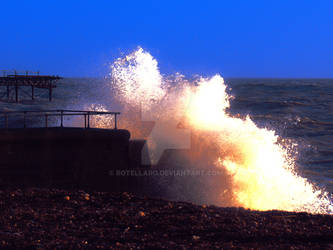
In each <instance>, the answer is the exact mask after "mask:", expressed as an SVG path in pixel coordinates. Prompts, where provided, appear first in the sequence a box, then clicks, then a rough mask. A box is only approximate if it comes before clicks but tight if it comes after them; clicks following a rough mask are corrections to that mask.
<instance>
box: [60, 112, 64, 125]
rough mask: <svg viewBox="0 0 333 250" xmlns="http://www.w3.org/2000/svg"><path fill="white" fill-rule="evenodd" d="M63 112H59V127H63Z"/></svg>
mask: <svg viewBox="0 0 333 250" xmlns="http://www.w3.org/2000/svg"><path fill="white" fill-rule="evenodd" d="M63 113H64V111H63V110H60V127H62V128H63V127H64V116H63Z"/></svg>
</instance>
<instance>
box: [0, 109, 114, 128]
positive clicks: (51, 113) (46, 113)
mask: <svg viewBox="0 0 333 250" xmlns="http://www.w3.org/2000/svg"><path fill="white" fill-rule="evenodd" d="M20 115H23V128H26V127H27V122H26V120H27V117H44V119H45V120H44V121H45V123H44V124H45V126H44V127H45V128H48V127H49V126H48V125H49V124H48V121H49V117H60V125H59V127H64V117H65V116H83V117H84V128H90V118H91V116H95V115H112V116H113V117H114V119H113V121H114V124H113V129H117V116H118V115H120V112H108V111H106V112H105V111H86V110H66V109H59V110H27V111H2V112H0V116H3V117H4V118H5V128H6V129H8V127H9V126H8V120H9V117H10V116H16V117H17V116H20ZM110 125H111V124H110ZM110 127H111V126H110Z"/></svg>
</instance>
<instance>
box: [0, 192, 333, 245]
mask: <svg viewBox="0 0 333 250" xmlns="http://www.w3.org/2000/svg"><path fill="white" fill-rule="evenodd" d="M0 207H1V209H0V213H1V216H0V248H1V249H6V248H7V249H50V248H52V249H59V248H61V249H74V248H75V249H77V248H85V249H123V248H124V249H125V248H126V249H129V248H133V249H142V248H154V249H156V248H159V249H163V248H178V249H187V248H194V249H208V248H213V249H214V248H216V249H221V248H223V249H230V248H236V249H251V248H252V249H256V248H265V249H270V248H274V249H276V248H284V249H304V248H311V249H332V248H333V216H332V215H321V214H308V213H304V212H284V211H265V212H259V211H252V210H247V209H244V208H234V207H233V208H222V207H217V206H209V205H195V204H191V203H187V202H175V201H167V200H163V199H156V198H148V197H139V196H135V195H133V194H131V193H107V192H96V191H89V192H88V191H83V190H70V191H69V190H62V189H47V188H25V189H18V188H11V189H2V190H1V191H0Z"/></svg>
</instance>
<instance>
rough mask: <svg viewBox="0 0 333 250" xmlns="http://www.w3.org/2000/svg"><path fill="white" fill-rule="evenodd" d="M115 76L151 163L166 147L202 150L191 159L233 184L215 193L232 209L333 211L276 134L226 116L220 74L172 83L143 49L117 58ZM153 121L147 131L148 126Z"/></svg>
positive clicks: (127, 123) (127, 117)
mask: <svg viewBox="0 0 333 250" xmlns="http://www.w3.org/2000/svg"><path fill="white" fill-rule="evenodd" d="M110 76H111V80H110V84H111V85H112V89H114V90H115V91H116V97H117V98H118V100H119V101H120V102H121V103H123V106H124V107H125V108H124V110H123V113H122V126H123V127H124V128H126V129H129V130H130V131H131V133H132V135H133V136H134V137H136V138H140V137H141V138H145V139H148V144H147V146H148V151H149V156H150V158H151V160H152V162H155V163H156V162H158V158H159V157H160V156H161V153H162V151H163V150H164V149H167V148H187V147H189V148H191V150H193V149H200V150H199V151H201V153H199V154H198V156H196V155H195V154H194V155H193V157H192V158H193V161H194V162H195V161H200V160H202V159H204V160H203V161H202V162H203V163H204V162H207V164H208V163H209V164H210V163H212V164H214V166H215V167H218V168H220V169H223V170H224V171H225V173H226V176H225V178H229V179H230V180H231V181H230V183H228V185H229V186H228V187H224V188H223V189H221V190H220V189H218V188H217V189H215V190H209V192H217V193H218V195H219V197H220V200H223V199H224V196H226V195H229V196H230V195H231V204H232V205H235V206H243V207H245V208H250V209H257V210H270V209H280V210H287V211H307V212H312V213H333V205H332V202H331V200H330V198H329V197H328V194H327V193H326V192H325V191H323V190H321V189H319V188H318V187H316V186H315V185H313V184H311V183H310V182H309V181H308V180H307V179H305V178H303V177H301V176H299V175H298V174H297V173H296V171H295V162H294V159H293V157H290V155H288V151H287V149H286V148H285V147H283V146H282V145H281V144H279V143H278V136H277V135H276V134H275V131H273V130H269V129H265V128H259V127H258V126H256V124H255V123H254V122H253V121H252V120H251V118H250V117H249V116H248V117H246V118H244V119H241V118H238V117H232V116H230V115H229V114H228V113H227V112H226V109H227V108H228V107H229V105H230V103H229V100H230V98H231V97H230V95H228V94H227V92H226V89H227V87H226V85H225V83H224V80H223V78H222V77H221V76H220V75H215V76H213V77H211V78H200V79H198V80H195V81H193V82H189V81H187V80H185V79H184V77H182V76H181V75H177V76H176V77H174V78H173V79H172V80H170V78H166V77H163V76H162V75H161V74H160V72H159V69H158V64H157V61H156V60H155V59H154V58H153V57H152V56H151V55H150V54H149V53H148V52H146V51H144V50H143V49H142V48H139V49H138V50H136V51H134V52H133V53H131V54H129V55H128V56H126V57H124V58H119V59H117V60H116V61H115V62H114V63H113V64H112V66H111V73H110ZM148 121H150V122H152V123H151V124H150V128H149V129H148V130H147V126H143V125H142V124H144V123H145V122H148ZM179 124H181V125H182V127H183V130H181V129H178V128H177V127H179V126H178V125H179ZM148 127H149V126H148ZM154 127H156V129H155V130H154ZM184 128H185V129H184ZM152 131H153V132H152ZM191 138H192V141H189V139H191ZM194 138H196V139H195V141H193V140H194ZM182 143H183V144H182ZM199 151H198V152H199ZM207 167H209V166H207ZM221 181H223V178H221ZM216 203H217V204H220V203H219V201H216Z"/></svg>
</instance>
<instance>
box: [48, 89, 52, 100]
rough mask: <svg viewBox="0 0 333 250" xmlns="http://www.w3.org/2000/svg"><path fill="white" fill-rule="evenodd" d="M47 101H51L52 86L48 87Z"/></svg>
mask: <svg viewBox="0 0 333 250" xmlns="http://www.w3.org/2000/svg"><path fill="white" fill-rule="evenodd" d="M49 101H52V87H50V88H49Z"/></svg>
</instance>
